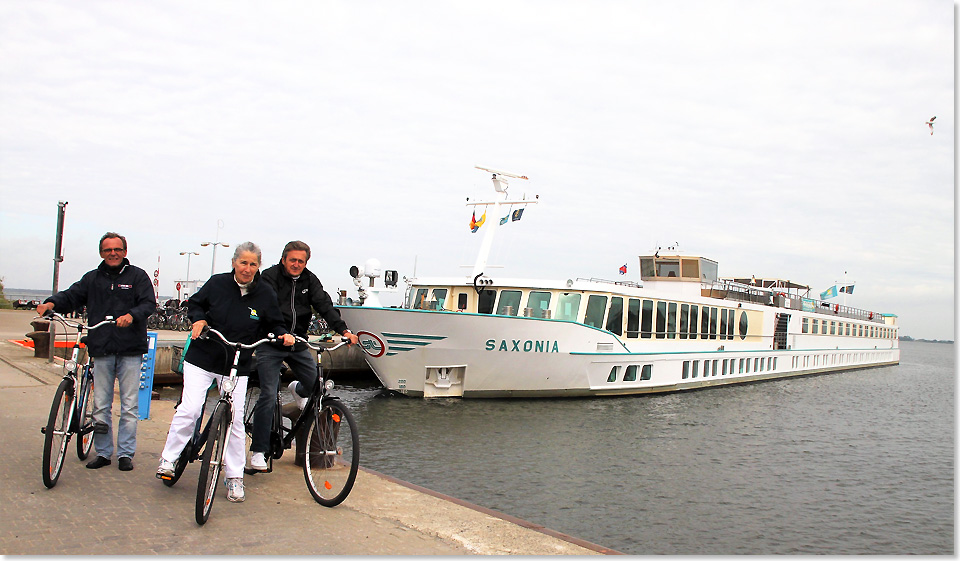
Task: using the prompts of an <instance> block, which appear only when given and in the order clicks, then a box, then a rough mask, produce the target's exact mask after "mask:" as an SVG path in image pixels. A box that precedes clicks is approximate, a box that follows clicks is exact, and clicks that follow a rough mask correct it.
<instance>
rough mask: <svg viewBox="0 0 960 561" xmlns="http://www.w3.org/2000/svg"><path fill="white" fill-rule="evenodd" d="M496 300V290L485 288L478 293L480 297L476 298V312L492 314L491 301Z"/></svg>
mask: <svg viewBox="0 0 960 561" xmlns="http://www.w3.org/2000/svg"><path fill="white" fill-rule="evenodd" d="M496 300H497V291H496V290H493V289H490V288H485V289H484V290H483V292H481V293H480V298H479V299H478V300H477V313H478V314H492V313H493V303H494V302H495V301H496Z"/></svg>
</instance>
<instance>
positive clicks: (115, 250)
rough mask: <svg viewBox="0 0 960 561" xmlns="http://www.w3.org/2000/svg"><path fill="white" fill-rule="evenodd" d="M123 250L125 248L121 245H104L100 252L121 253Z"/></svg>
mask: <svg viewBox="0 0 960 561" xmlns="http://www.w3.org/2000/svg"><path fill="white" fill-rule="evenodd" d="M124 251H126V249H124V248H122V247H105V248H103V249H101V250H100V253H113V252H116V253H123V252H124Z"/></svg>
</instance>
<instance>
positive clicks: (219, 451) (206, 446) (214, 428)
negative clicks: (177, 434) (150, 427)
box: [157, 327, 277, 526]
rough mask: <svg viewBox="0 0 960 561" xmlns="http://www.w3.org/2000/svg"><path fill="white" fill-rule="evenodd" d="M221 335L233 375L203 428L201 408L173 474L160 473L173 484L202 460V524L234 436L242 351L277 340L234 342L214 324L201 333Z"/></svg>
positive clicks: (199, 509)
mask: <svg viewBox="0 0 960 561" xmlns="http://www.w3.org/2000/svg"><path fill="white" fill-rule="evenodd" d="M211 333H212V334H214V335H216V336H217V337H219V338H220V339H221V340H222V341H223V343H224V344H225V345H227V346H228V347H230V348H232V349H233V350H234V353H233V364H232V365H231V367H230V375H229V376H228V377H225V378H224V379H223V380H222V382H221V383H220V398H219V399H218V400H217V403H216V405H214V407H213V412H212V413H210V417H209V418H208V419H207V424H206V425H205V426H204V427H203V429H202V430H201V429H200V426H201V424H202V422H203V412H204V409H206V404H204V406H203V407H202V408H201V409H200V415H199V416H198V417H197V424H196V426H195V428H194V431H193V436H192V437H191V438H190V440H189V441H188V442H187V444H186V445H185V446H184V447H183V451H182V452H181V453H180V457H179V458H177V461H176V463H175V464H174V466H175V467H174V470H173V475H172V476H166V475H161V474H159V473H158V474H157V477H158V478H160V479H161V480H163V483H164V484H165V485H167V486H168V487H172V486H173V485H174V484H175V483H176V482H177V481H178V480H179V479H180V476H181V475H183V470H184V469H186V467H187V464H189V463H192V462H194V461H196V460H198V459H200V460H201V463H200V477H199V479H198V480H197V502H196V512H195V516H196V520H197V524H200V525H201V526H202V525H203V524H205V523H206V522H207V519H209V518H210V510H211V509H212V508H213V500H214V498H215V497H216V490H217V484H218V483H219V482H220V472H221V471H222V470H223V454H224V451H225V450H226V448H227V440H228V439H229V436H230V424H231V423H232V422H233V397H232V393H233V389H234V388H235V387H236V385H237V364H238V363H239V361H240V351H241V350H243V349H254V348H256V347H258V346H260V345H262V344H264V343H272V342H276V341H277V339H276V338H275V337H267V338H264V339H260V340H259V341H257V342H256V343H252V344H250V345H246V344H244V343H234V342H233V341H228V340H227V338H226V337H224V336H223V334H222V333H220V332H219V331H217V330H216V329H214V328H212V327H205V328H204V330H203V332H202V333H201V334H200V337H201V338H206V337H209V334H211Z"/></svg>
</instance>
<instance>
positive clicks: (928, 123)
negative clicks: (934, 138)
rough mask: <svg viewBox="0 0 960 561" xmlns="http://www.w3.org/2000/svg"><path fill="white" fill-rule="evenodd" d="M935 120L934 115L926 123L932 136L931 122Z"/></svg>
mask: <svg viewBox="0 0 960 561" xmlns="http://www.w3.org/2000/svg"><path fill="white" fill-rule="evenodd" d="M936 118H937V116H936V115H934V116H933V117H930V120H929V121H927V126H928V127H930V134H933V121H934V120H935V119H936Z"/></svg>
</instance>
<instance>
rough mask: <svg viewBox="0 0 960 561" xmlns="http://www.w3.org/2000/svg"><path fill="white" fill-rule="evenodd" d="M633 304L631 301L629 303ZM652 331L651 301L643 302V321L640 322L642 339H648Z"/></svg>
mask: <svg viewBox="0 0 960 561" xmlns="http://www.w3.org/2000/svg"><path fill="white" fill-rule="evenodd" d="M630 303H631V304H632V303H633V300H631V301H630ZM652 329H653V300H644V301H643V319H642V320H641V321H640V331H641V332H642V333H643V338H644V339H649V338H650V332H651V330H652Z"/></svg>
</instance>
